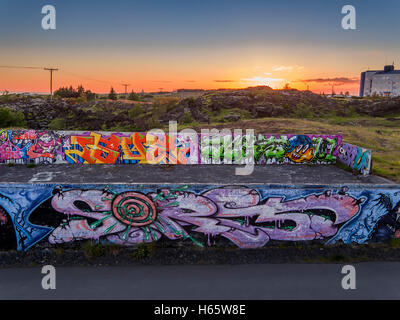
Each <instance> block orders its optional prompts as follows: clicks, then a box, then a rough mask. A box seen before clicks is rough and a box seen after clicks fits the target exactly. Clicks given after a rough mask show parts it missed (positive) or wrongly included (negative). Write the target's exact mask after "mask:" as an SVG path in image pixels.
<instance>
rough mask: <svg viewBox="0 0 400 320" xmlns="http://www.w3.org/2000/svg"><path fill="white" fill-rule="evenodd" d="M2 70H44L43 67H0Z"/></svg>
mask: <svg viewBox="0 0 400 320" xmlns="http://www.w3.org/2000/svg"><path fill="white" fill-rule="evenodd" d="M0 68H8V69H43V67H25V66H0Z"/></svg>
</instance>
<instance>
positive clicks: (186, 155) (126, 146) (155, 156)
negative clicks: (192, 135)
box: [0, 130, 198, 164]
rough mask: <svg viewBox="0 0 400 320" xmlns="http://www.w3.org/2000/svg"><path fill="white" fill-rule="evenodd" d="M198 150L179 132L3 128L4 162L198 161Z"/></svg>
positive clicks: (0, 149) (0, 139) (0, 150)
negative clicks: (170, 133) (169, 133)
mask: <svg viewBox="0 0 400 320" xmlns="http://www.w3.org/2000/svg"><path fill="white" fill-rule="evenodd" d="M194 150H195V149H194V148H193V146H192V144H191V143H190V140H187V139H184V138H182V137H180V136H179V135H178V136H172V135H165V136H164V135H156V134H146V133H139V132H135V133H132V134H124V133H95V132H53V131H35V130H28V131H23V130H2V131H0V163H15V164H27V163H36V164H54V163H55V164H62V163H83V164H120V163H123V164H125V163H126V164H128V163H129V164H134V163H152V164H195V163H198V155H197V152H194Z"/></svg>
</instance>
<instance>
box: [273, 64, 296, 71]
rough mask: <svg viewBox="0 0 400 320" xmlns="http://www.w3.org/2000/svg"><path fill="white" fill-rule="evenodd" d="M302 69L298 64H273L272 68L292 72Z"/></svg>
mask: <svg viewBox="0 0 400 320" xmlns="http://www.w3.org/2000/svg"><path fill="white" fill-rule="evenodd" d="M302 69H304V67H303V66H298V65H294V66H281V65H277V66H273V67H272V70H274V71H288V72H292V71H300V70H302Z"/></svg>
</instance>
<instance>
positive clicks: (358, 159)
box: [338, 143, 372, 174]
mask: <svg viewBox="0 0 400 320" xmlns="http://www.w3.org/2000/svg"><path fill="white" fill-rule="evenodd" d="M338 159H339V161H340V162H342V163H344V164H345V165H347V166H349V167H351V168H353V169H354V170H357V171H359V172H361V173H363V174H369V173H370V171H371V162H372V152H371V150H368V149H364V148H361V147H358V146H354V145H352V144H348V143H345V144H343V145H341V146H340V148H339V156H338Z"/></svg>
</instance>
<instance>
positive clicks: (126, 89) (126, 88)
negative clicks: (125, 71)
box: [121, 83, 130, 98]
mask: <svg viewBox="0 0 400 320" xmlns="http://www.w3.org/2000/svg"><path fill="white" fill-rule="evenodd" d="M121 85H122V86H124V87H125V98H126V97H127V96H128V87H129V86H130V84H124V83H122V84H121Z"/></svg>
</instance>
